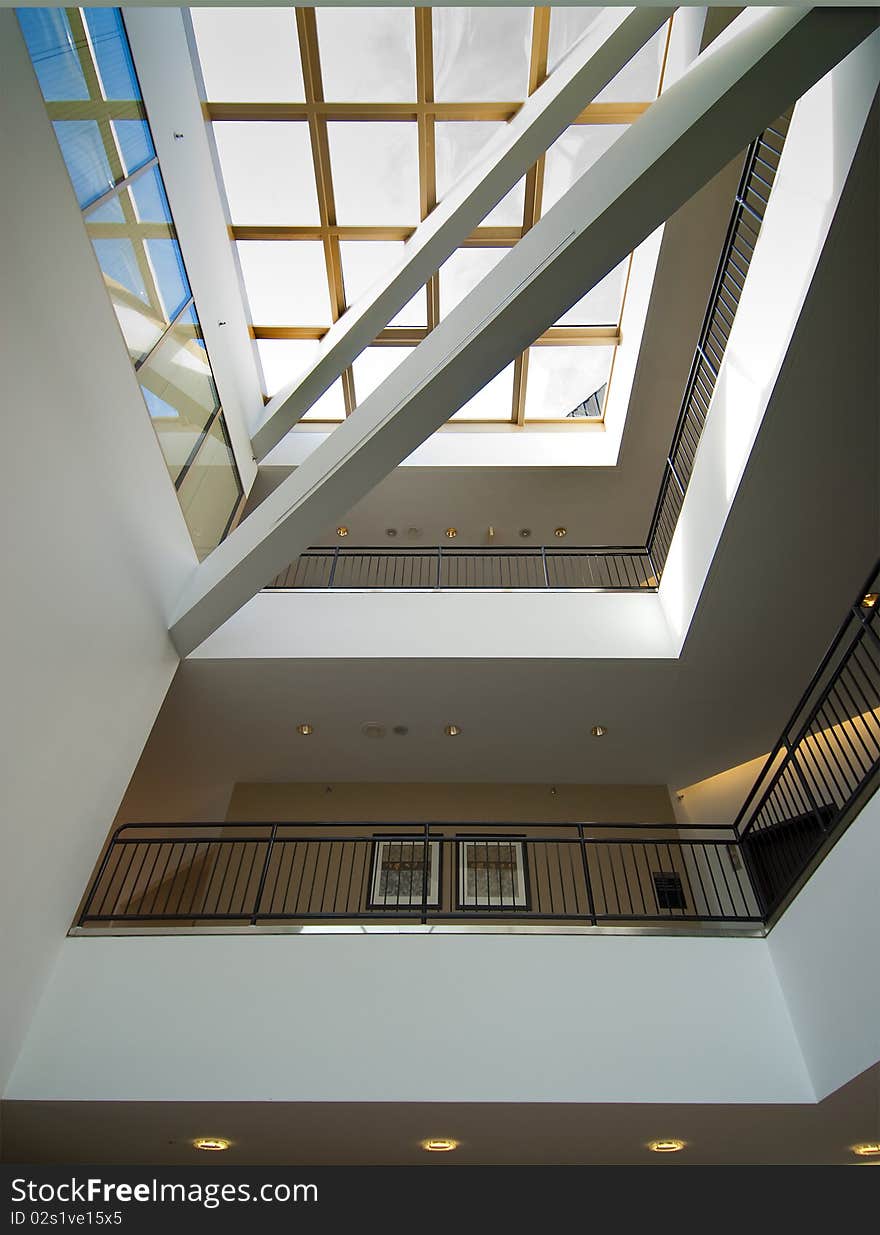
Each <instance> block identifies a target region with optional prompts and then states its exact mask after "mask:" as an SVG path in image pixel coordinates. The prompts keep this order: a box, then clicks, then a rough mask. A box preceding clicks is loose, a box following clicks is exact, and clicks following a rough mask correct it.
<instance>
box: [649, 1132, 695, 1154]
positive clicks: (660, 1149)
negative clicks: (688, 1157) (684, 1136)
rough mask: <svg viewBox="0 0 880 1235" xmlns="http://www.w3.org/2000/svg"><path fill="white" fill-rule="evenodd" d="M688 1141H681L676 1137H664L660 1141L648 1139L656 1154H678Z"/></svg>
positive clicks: (650, 1147)
mask: <svg viewBox="0 0 880 1235" xmlns="http://www.w3.org/2000/svg"><path fill="white" fill-rule="evenodd" d="M686 1144H687V1141H679V1140H676V1139H675V1138H674V1137H669V1136H667V1137H663V1138H662V1140H659V1141H648V1148H649V1149H650V1150H651V1152H652V1153H655V1154H677V1153H678V1151H679V1150H680V1149H684V1147H685V1145H686Z"/></svg>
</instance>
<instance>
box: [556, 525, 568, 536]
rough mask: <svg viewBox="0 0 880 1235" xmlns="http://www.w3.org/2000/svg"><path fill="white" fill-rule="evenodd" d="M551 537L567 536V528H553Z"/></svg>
mask: <svg viewBox="0 0 880 1235" xmlns="http://www.w3.org/2000/svg"><path fill="white" fill-rule="evenodd" d="M553 535H554V536H559V537H562V536H567V535H568V528H567V527H555V528H554V529H553Z"/></svg>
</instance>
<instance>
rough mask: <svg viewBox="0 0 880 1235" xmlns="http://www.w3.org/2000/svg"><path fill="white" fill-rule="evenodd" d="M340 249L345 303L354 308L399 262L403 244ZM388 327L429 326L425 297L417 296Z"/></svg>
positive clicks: (346, 244)
mask: <svg viewBox="0 0 880 1235" xmlns="http://www.w3.org/2000/svg"><path fill="white" fill-rule="evenodd" d="M339 248H340V251H341V253H342V277H343V281H344V283H345V299H346V302H347V303H348V304H354V303H355V302H356V301H358V300H359V299H360V298H361V296H363V295H364V294H365V293H366V292H368V291H369V290H370V288H371V287H372V286H373V284H374V283H375V282H376V281H377V280H378V279H381V278H382V277H383V276H384V275H386V274H387V273H388V271H389V270H390V269H391V268H392V266H394V265H396V263H397V262H398V261H399V260H400V257H401V254H402V253H403V242H402V241H401V242H398V241H396V240H351V241H345V240H343V241H342V243H341V244H340V246H339ZM388 324H389V326H427V324H428V316H427V301H426V299H425V293H424V292H423V291H420V292H417V293H416V295H415V296H413V298H412V300H410V302H409V303H408V304H405V305H404V306H403V308H402V309H401V310H400V312H399V313H398V314H397V315H396V316H395V317H392V319H391V321H390V322H389V323H388Z"/></svg>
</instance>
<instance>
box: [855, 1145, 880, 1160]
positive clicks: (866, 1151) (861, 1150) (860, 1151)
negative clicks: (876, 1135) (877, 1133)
mask: <svg viewBox="0 0 880 1235" xmlns="http://www.w3.org/2000/svg"><path fill="white" fill-rule="evenodd" d="M850 1149H851V1150H852V1152H853V1153H854V1154H857V1155H858V1156H859V1157H860V1158H875V1157H880V1141H862V1142H861V1144H859V1145H851V1146H850Z"/></svg>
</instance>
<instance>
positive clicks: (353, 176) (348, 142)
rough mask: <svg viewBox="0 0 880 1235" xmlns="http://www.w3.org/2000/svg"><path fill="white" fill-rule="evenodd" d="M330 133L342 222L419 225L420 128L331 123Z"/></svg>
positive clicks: (352, 223) (388, 123)
mask: <svg viewBox="0 0 880 1235" xmlns="http://www.w3.org/2000/svg"><path fill="white" fill-rule="evenodd" d="M327 131H328V134H329V139H330V164H331V168H332V174H333V191H334V195H335V198H336V217H337V220H338V222H339V223H342V224H349V225H353V226H360V225H366V224H380V225H382V224H385V225H393V224H399V223H411V224H416V223H418V221H419V149H418V132H417V127H416V125H415V123H398V122H396V121H390V122H389V121H372V122H371V121H358V122H357V123H351V124H349V123H331V124H328V125H327Z"/></svg>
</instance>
